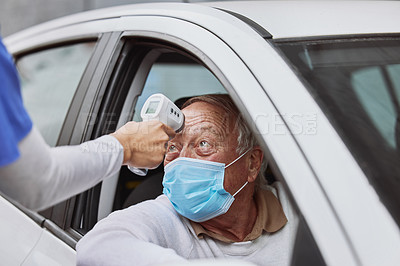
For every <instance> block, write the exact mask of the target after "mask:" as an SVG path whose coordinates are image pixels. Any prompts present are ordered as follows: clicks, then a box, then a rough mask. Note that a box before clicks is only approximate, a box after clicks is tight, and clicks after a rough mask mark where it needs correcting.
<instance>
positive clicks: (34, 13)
mask: <svg viewBox="0 0 400 266" xmlns="http://www.w3.org/2000/svg"><path fill="white" fill-rule="evenodd" d="M150 2H184V3H188V2H206V0H154V1H145V0H1V1H0V34H1V36H2V37H6V36H8V35H10V34H12V33H15V32H17V31H20V30H23V29H25V28H28V27H30V26H33V25H36V24H39V23H42V22H45V21H48V20H51V19H55V18H58V17H62V16H66V15H69V14H73V13H77V12H81V11H86V10H91V9H97V8H102V7H110V6H116V5H124V4H134V3H150Z"/></svg>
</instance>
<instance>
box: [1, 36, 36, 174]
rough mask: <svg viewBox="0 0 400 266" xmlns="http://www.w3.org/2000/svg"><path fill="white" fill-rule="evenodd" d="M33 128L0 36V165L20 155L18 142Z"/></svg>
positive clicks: (15, 73) (14, 71)
mask: <svg viewBox="0 0 400 266" xmlns="http://www.w3.org/2000/svg"><path fill="white" fill-rule="evenodd" d="M31 129H32V120H31V119H30V117H29V115H28V113H27V111H26V109H25V108H24V106H23V103H22V96H21V88H20V83H19V78H18V73H17V70H16V68H15V66H14V62H13V59H12V57H11V55H10V54H9V53H8V52H7V50H6V48H5V46H4V44H3V42H2V39H1V38H0V167H2V166H5V165H7V164H10V163H12V162H14V161H15V160H16V159H18V157H19V151H18V142H20V141H21V140H22V139H23V138H24V137H25V136H26V135H27V134H28V133H29V132H30V131H31Z"/></svg>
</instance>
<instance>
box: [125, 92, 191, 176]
mask: <svg viewBox="0 0 400 266" xmlns="http://www.w3.org/2000/svg"><path fill="white" fill-rule="evenodd" d="M140 116H141V117H142V120H143V121H151V120H158V121H160V122H162V123H164V124H166V125H167V126H170V127H171V128H172V129H173V130H175V132H176V133H178V132H180V131H181V130H182V129H183V127H184V122H185V116H184V115H183V113H182V112H181V110H180V109H179V108H178V107H177V106H176V105H175V104H174V103H173V102H172V101H171V100H170V99H168V98H167V96H165V95H164V94H161V93H156V94H153V95H151V96H150V97H149V98H148V99H147V100H146V102H145V103H144V105H143V107H142V111H141V112H140ZM128 169H129V170H131V171H132V172H133V173H135V174H137V175H140V176H145V175H147V171H148V169H140V168H136V167H131V166H128Z"/></svg>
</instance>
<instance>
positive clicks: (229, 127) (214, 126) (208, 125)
mask: <svg viewBox="0 0 400 266" xmlns="http://www.w3.org/2000/svg"><path fill="white" fill-rule="evenodd" d="M182 112H183V113H184V115H185V129H184V130H185V131H186V133H189V132H188V131H191V133H196V132H197V133H199V131H202V132H204V131H210V132H212V133H214V134H218V135H220V136H221V137H224V136H227V135H229V134H230V133H234V131H235V130H234V129H235V121H236V119H235V117H233V115H232V114H229V113H228V112H226V111H225V110H224V109H222V108H220V107H218V106H213V105H211V104H209V103H205V102H195V103H193V104H191V105H189V106H187V107H186V108H184V109H183V110H182Z"/></svg>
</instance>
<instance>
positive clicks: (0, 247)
mask: <svg viewBox="0 0 400 266" xmlns="http://www.w3.org/2000/svg"><path fill="white" fill-rule="evenodd" d="M15 204H17V203H15ZM17 206H19V205H18V204H17ZM19 207H20V208H22V209H24V208H23V207H21V206H19ZM0 210H1V217H2V218H1V219H0V239H1V240H2V241H0V258H1V263H2V264H4V265H74V263H75V257H76V252H75V250H74V249H72V248H71V247H69V246H67V245H66V244H65V243H64V242H62V241H61V240H59V239H58V238H56V237H54V235H52V234H50V233H49V232H48V231H47V230H46V229H44V228H42V227H41V226H40V225H39V224H38V223H37V222H35V221H33V220H32V219H31V218H30V217H28V216H27V215H26V214H25V212H27V211H28V210H25V212H23V211H21V210H19V209H18V208H16V207H15V206H14V205H13V204H11V203H10V202H9V201H8V200H6V199H5V198H3V197H2V196H0ZM6 239H8V240H11V241H4V240H6ZM52 258H53V259H52ZM55 261H57V263H53V262H55ZM49 262H52V263H51V264H49Z"/></svg>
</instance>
